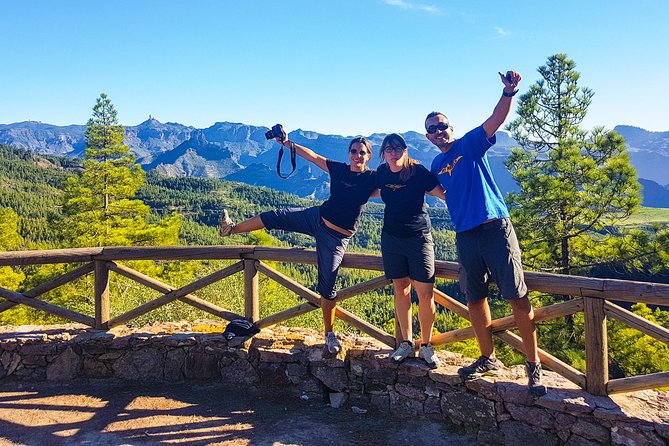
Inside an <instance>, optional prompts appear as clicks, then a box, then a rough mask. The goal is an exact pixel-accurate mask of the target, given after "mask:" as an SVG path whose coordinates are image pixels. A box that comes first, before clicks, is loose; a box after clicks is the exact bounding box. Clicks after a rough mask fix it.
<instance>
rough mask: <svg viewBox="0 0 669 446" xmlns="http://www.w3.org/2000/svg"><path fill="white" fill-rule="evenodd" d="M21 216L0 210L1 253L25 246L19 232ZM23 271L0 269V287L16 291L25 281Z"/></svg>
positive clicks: (9, 210) (7, 210) (7, 209)
mask: <svg viewBox="0 0 669 446" xmlns="http://www.w3.org/2000/svg"><path fill="white" fill-rule="evenodd" d="M18 225H19V216H18V215H17V214H16V212H14V211H13V210H12V209H10V208H0V251H12V250H15V249H18V248H19V247H20V246H21V245H23V242H24V240H23V237H21V235H20V234H19V232H18ZM25 278H26V276H25V274H23V272H22V271H20V270H16V269H15V268H12V267H11V266H2V267H0V286H1V287H3V288H9V289H16V288H18V286H19V285H21V283H22V282H23V281H24V280H25Z"/></svg>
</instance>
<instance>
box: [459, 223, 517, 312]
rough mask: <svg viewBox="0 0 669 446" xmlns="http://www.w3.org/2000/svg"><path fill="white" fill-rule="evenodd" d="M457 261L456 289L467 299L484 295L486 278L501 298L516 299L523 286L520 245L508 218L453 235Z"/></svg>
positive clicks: (486, 290) (474, 298)
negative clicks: (458, 286) (492, 281)
mask: <svg viewBox="0 0 669 446" xmlns="http://www.w3.org/2000/svg"><path fill="white" fill-rule="evenodd" d="M455 245H456V247H457V249H458V260H459V261H460V289H461V290H462V292H463V293H464V294H465V296H466V297H467V301H468V302H471V301H477V300H481V299H483V298H485V297H487V296H488V282H489V280H490V278H491V277H492V279H493V280H494V281H495V283H497V287H498V288H499V290H500V292H501V293H502V297H503V298H504V299H520V298H522V297H525V296H526V295H527V286H526V285H525V278H524V275H523V265H522V263H521V260H520V247H519V246H518V239H517V238H516V232H515V231H514V230H513V225H512V224H511V220H510V219H508V218H500V219H497V220H493V221H491V222H488V223H483V224H481V225H479V226H477V227H475V228H472V229H469V230H468V231H463V232H459V233H457V234H456V235H455Z"/></svg>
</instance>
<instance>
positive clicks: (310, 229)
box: [260, 206, 351, 300]
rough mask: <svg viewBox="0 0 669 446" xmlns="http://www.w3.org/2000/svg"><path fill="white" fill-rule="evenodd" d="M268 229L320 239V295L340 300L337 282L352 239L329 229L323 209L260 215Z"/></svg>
mask: <svg viewBox="0 0 669 446" xmlns="http://www.w3.org/2000/svg"><path fill="white" fill-rule="evenodd" d="M260 219H261V220H262V222H263V224H264V225H265V228H267V229H270V230H271V229H282V230H284V231H291V232H300V233H302V234H307V235H311V236H312V237H314V238H315V239H316V256H317V257H318V285H316V292H318V294H320V295H321V296H322V297H324V298H325V299H328V300H332V299H334V298H335V297H337V292H336V291H335V285H336V284H335V282H336V280H337V273H338V272H339V265H341V262H342V260H343V259H344V253H345V252H346V248H348V243H349V242H350V241H351V237H347V236H345V235H344V234H340V233H339V232H337V231H335V230H334V229H330V228H328V227H327V226H325V223H323V219H322V218H321V213H320V207H318V206H314V207H311V208H289V209H277V210H274V211H269V212H263V213H262V214H260Z"/></svg>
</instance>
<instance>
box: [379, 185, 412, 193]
mask: <svg viewBox="0 0 669 446" xmlns="http://www.w3.org/2000/svg"><path fill="white" fill-rule="evenodd" d="M384 187H387V188H388V189H390V190H391V191H393V192H395V191H396V190H398V189H402V188H403V187H407V185H406V184H386V185H384Z"/></svg>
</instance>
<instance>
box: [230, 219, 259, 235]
mask: <svg viewBox="0 0 669 446" xmlns="http://www.w3.org/2000/svg"><path fill="white" fill-rule="evenodd" d="M264 227H265V224H264V223H263V222H262V220H261V219H260V216H258V215H256V216H255V217H253V218H250V219H248V220H244V221H243V222H241V223H237V224H236V225H235V226H234V228H232V231H230V234H239V233H241V232H251V231H257V230H258V229H262V228H264Z"/></svg>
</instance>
